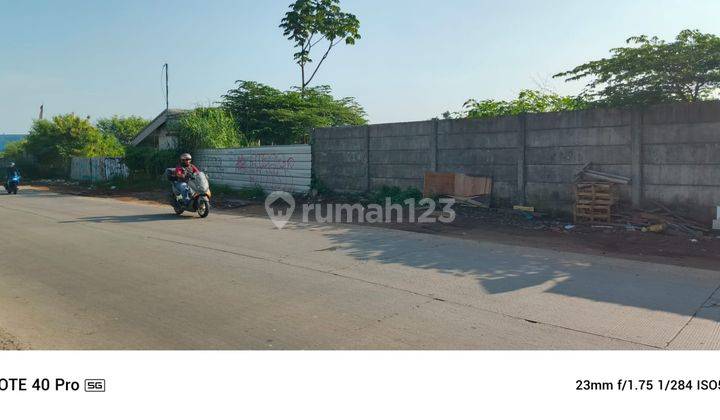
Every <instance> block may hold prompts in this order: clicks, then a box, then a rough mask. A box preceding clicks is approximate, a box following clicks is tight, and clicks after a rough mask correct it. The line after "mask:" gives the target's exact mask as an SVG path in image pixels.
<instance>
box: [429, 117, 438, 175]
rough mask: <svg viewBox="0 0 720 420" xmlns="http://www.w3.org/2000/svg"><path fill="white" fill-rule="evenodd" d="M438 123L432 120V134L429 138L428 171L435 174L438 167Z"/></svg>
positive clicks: (436, 120)
mask: <svg viewBox="0 0 720 420" xmlns="http://www.w3.org/2000/svg"><path fill="white" fill-rule="evenodd" d="M439 124H440V121H439V120H438V119H437V118H436V119H434V120H433V128H432V134H431V136H430V150H429V155H430V159H429V160H430V171H431V172H437V166H438V125H439Z"/></svg>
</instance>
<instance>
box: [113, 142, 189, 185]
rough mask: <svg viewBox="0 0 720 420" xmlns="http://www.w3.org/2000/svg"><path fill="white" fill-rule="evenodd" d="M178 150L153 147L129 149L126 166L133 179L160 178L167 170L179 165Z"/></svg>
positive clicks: (126, 153)
mask: <svg viewBox="0 0 720 420" xmlns="http://www.w3.org/2000/svg"><path fill="white" fill-rule="evenodd" d="M177 156H178V152H177V151H176V150H157V149H155V148H152V147H128V148H127V150H126V151H125V164H126V165H127V167H128V169H129V170H130V176H131V177H132V178H135V179H138V178H158V177H160V176H162V175H163V174H164V173H165V169H167V168H170V167H174V166H175V165H176V164H177Z"/></svg>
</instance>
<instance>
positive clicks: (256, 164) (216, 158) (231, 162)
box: [194, 145, 312, 193]
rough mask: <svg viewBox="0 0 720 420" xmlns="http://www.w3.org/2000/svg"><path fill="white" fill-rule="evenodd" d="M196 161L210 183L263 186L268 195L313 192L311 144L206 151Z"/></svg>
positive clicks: (232, 185) (198, 155)
mask: <svg viewBox="0 0 720 420" xmlns="http://www.w3.org/2000/svg"><path fill="white" fill-rule="evenodd" d="M194 158H195V164H196V165H198V166H199V167H201V168H202V169H203V170H205V171H206V173H207V174H208V175H209V177H210V182H211V183H215V184H220V185H227V186H229V187H232V188H237V189H239V188H248V187H255V186H260V187H262V188H263V190H265V191H266V192H270V191H276V190H279V191H287V192H293V193H305V192H307V191H309V190H310V175H311V161H312V155H311V150H310V146H309V145H292V146H268V147H249V148H242V149H203V150H199V151H198V152H196V153H195V156H194Z"/></svg>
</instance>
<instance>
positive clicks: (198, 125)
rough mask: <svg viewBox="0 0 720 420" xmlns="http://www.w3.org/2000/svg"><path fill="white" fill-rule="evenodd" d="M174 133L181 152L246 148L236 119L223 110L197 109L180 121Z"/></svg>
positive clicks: (246, 144)
mask: <svg viewBox="0 0 720 420" xmlns="http://www.w3.org/2000/svg"><path fill="white" fill-rule="evenodd" d="M174 124H175V126H174V127H173V131H174V132H175V133H176V135H177V137H178V146H179V148H180V150H183V151H187V152H191V153H192V152H194V151H196V150H198V149H227V148H231V147H246V146H248V143H247V142H246V141H245V138H244V137H243V136H241V135H240V132H239V131H238V129H237V125H236V123H235V119H234V118H233V117H232V116H231V115H230V113H229V112H228V111H226V110H225V109H222V108H197V109H195V110H193V111H191V112H189V113H187V114H185V115H183V116H182V117H180V119H178V120H177V121H176V122H175V123H174Z"/></svg>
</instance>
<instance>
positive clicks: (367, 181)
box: [363, 125, 370, 191]
mask: <svg viewBox="0 0 720 420" xmlns="http://www.w3.org/2000/svg"><path fill="white" fill-rule="evenodd" d="M363 150H364V152H365V179H364V180H363V185H364V188H365V191H370V126H369V125H366V126H365V145H364V148H363Z"/></svg>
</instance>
